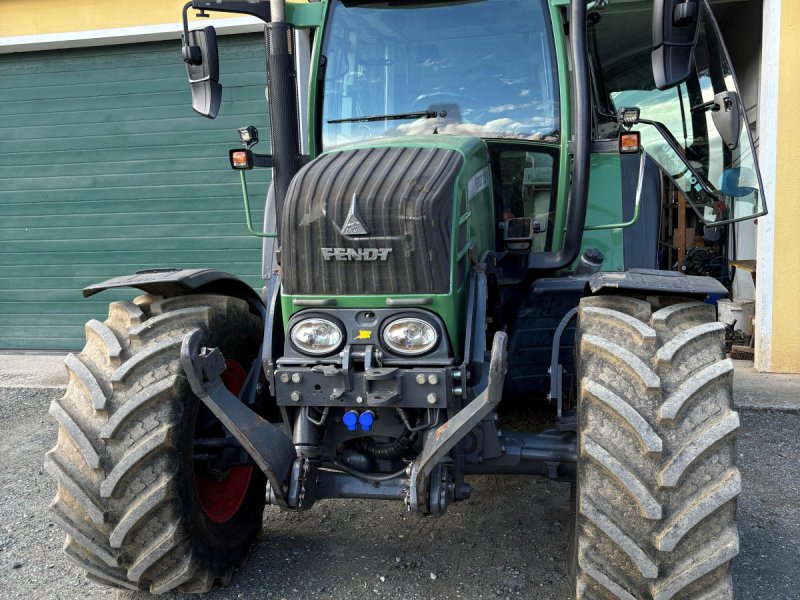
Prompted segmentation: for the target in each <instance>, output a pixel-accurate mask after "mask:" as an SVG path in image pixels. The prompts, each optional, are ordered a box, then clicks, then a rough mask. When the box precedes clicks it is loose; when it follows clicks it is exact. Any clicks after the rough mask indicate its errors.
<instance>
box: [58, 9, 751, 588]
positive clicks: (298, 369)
mask: <svg viewBox="0 0 800 600" xmlns="http://www.w3.org/2000/svg"><path fill="white" fill-rule="evenodd" d="M192 11H197V12H198V13H199V14H200V15H201V16H204V15H207V14H208V13H209V12H210V11H218V12H228V13H241V14H245V15H250V16H252V17H256V18H258V19H261V20H262V21H263V22H264V27H265V45H264V46H258V47H254V48H253V51H254V52H260V51H263V49H264V48H265V51H266V63H267V76H268V86H267V87H268V90H267V95H268V103H267V104H268V107H265V111H266V110H268V111H269V123H270V127H269V144H270V146H271V151H270V153H268V154H267V153H258V152H256V151H255V150H254V147H255V144H256V143H257V142H258V136H259V133H258V130H257V129H256V128H255V127H252V126H244V127H242V128H241V129H240V130H239V138H240V140H239V141H240V142H241V144H242V145H241V147H237V148H235V149H232V150H231V151H230V153H229V157H228V159H229V161H230V163H231V167H232V168H233V169H236V170H238V171H239V176H240V177H241V182H242V187H243V189H244V192H245V193H244V198H245V209H246V210H245V213H246V217H247V218H246V222H247V226H248V228H249V229H250V230H251V232H252V233H253V234H255V235H257V236H259V237H260V238H261V243H262V245H263V269H262V273H263V279H264V284H263V289H262V290H261V291H260V292H257V291H254V289H253V288H252V287H251V286H249V285H248V284H246V283H245V282H244V281H243V280H241V279H239V278H237V277H235V276H234V275H231V274H228V273H224V272H221V271H218V270H214V269H191V270H190V269H175V268H170V269H158V268H156V269H151V270H147V271H140V272H138V273H135V274H133V275H128V276H121V277H118V278H115V279H111V280H109V281H105V282H102V283H98V284H96V285H91V286H89V287H87V288H86V289H85V290H84V295H85V296H90V295H92V294H96V293H98V292H101V291H103V290H107V289H110V288H120V287H129V288H135V289H138V290H140V292H133V293H132V294H131V296H132V297H133V296H135V295H136V293H140V294H141V295H138V296H137V297H135V298H134V299H133V300H132V301H118V302H113V303H111V305H110V306H109V311H108V318H107V319H106V320H105V321H103V322H100V321H99V320H92V321H90V322H89V323H87V325H86V346H85V347H84V349H83V350H82V351H81V352H80V353H79V354H70V355H69V356H68V357H67V359H66V367H67V369H68V372H69V376H70V379H69V385H68V388H67V391H66V394H65V395H64V397H62V398H60V399H58V400H55V401H54V402H53V403H52V405H51V408H50V414H51V415H52V416H53V417H54V418H55V419H56V421H58V424H59V433H58V440H57V442H56V445H55V447H54V448H53V449H52V450H51V451H50V452H49V453H48V454H47V456H46V460H45V464H46V468H47V470H48V472H49V473H50V474H51V475H52V476H53V477H54V478H55V480H56V482H57V494H56V496H55V500H54V501H53V503H52V505H51V510H52V518H53V519H54V521H55V522H56V523H57V524H58V525H60V526H61V528H63V530H64V531H65V532H66V534H67V537H66V543H65V547H64V548H65V551H66V553H67V554H68V555H69V557H71V558H72V559H73V560H74V561H75V562H77V564H78V565H80V566H81V567H82V568H83V569H84V570H85V571H87V573H88V576H89V577H91V578H93V579H95V580H97V581H99V582H101V583H103V584H106V585H110V586H117V587H122V588H130V589H134V590H147V591H150V592H153V593H160V592H165V591H169V590H176V591H181V592H206V591H208V590H210V589H211V588H212V587H213V586H214V585H224V584H226V583H227V582H228V581H229V580H230V579H231V577H232V574H233V572H234V570H235V569H236V567H237V565H239V564H240V563H241V561H242V560H243V559H244V558H245V557H246V555H247V554H248V552H249V550H250V548H251V545H252V544H253V543H254V542H255V540H256V538H257V536H259V534H260V532H261V529H262V517H263V511H264V507H265V504H273V505H277V506H279V507H280V508H281V509H282V510H285V511H303V510H308V509H311V508H312V507H313V505H314V504H315V503H316V502H318V501H323V500H326V499H331V498H361V499H376V500H395V501H398V502H402V503H404V504H405V506H406V507H407V508H408V510H409V511H410V512H412V513H415V514H417V515H420V516H421V517H425V516H427V517H428V518H430V517H434V516H440V515H443V514H444V513H445V512H446V510H447V508H448V507H449V506H450V505H451V504H453V503H455V502H460V501H465V500H467V499H468V498H469V496H470V483H469V478H470V477H471V476H476V475H485V474H491V475H501V474H517V475H519V474H524V475H537V476H541V477H546V478H550V479H551V480H555V481H563V482H568V483H569V484H570V486H571V490H572V491H571V518H570V527H569V530H570V532H569V539H568V544H569V548H568V551H567V557H568V559H567V563H568V564H567V572H568V573H569V577H570V582H571V586H572V587H573V590H574V594H575V596H576V597H577V598H619V599H626V600H631V599H657V600H668V599H670V598H676V599H678V598H681V599H693V600H698V599H700V598H731V597H732V595H733V591H732V582H731V574H730V565H731V561H732V559H733V558H734V557H735V556H736V554H737V553H738V551H739V536H738V532H737V526H736V501H737V496H738V494H739V493H740V490H741V475H740V472H739V470H738V468H737V466H736V450H735V438H736V434H737V430H738V428H739V417H738V415H737V413H736V412H735V411H734V410H732V375H733V364H732V362H731V361H730V360H729V359H727V358H726V355H725V350H724V335H725V326H724V325H723V324H722V323H718V322H717V321H716V318H715V305H714V303H715V301H716V299H718V298H721V297H724V296H725V295H726V294H727V291H726V289H725V287H724V286H723V285H722V284H721V283H720V281H719V280H717V279H714V278H711V277H704V276H688V275H685V274H683V273H681V272H680V271H679V270H675V269H674V268H673V265H672V264H671V261H667V259H666V258H665V256H667V255H666V254H665V252H664V247H666V246H669V244H670V240H669V236H670V235H671V234H672V228H671V227H666V225H669V224H672V220H671V217H670V216H668V215H670V214H674V213H675V211H676V210H679V209H677V208H676V206H680V207H681V208H682V209H683V210H684V211H685V212H686V213H687V214H688V217H686V218H687V219H689V221H692V222H695V223H696V224H697V230H698V231H699V232H705V235H706V236H707V237H709V239H711V238H714V236H716V237H717V238H719V237H720V236H721V237H723V238H725V237H726V236H727V235H728V232H729V231H730V227H728V226H729V224H730V223H733V222H736V221H741V220H743V219H751V218H754V217H756V216H759V215H761V214H764V212H765V209H764V207H765V203H764V199H763V195H762V192H761V190H762V186H761V185H760V176H759V173H758V168H757V165H756V162H755V155H754V150H753V143H752V139H751V133H750V126H749V123H748V120H747V119H746V115H745V111H744V106H743V102H742V100H741V96H740V94H739V92H738V90H737V87H736V80H735V77H734V73H733V71H732V69H731V62H730V59H729V57H728V54H727V51H726V49H725V46H724V45H723V42H722V38H721V35H720V31H719V28H718V26H717V23H716V21H715V19H714V15H713V13H712V9H711V6H710V5H709V3H708V2H707V1H706V0H652V1H639V0H610V1H609V0H595V1H592V2H586V1H584V0H435V1H434V0H409V1H407V2H406V1H403V2H400V1H393V0H320V1H315V2H305V3H293V2H290V3H286V2H284V0H272V1H271V2H263V1H258V2H235V1H227V0H218V1H200V0H192V1H191V2H189V3H188V4H187V5H186V6H185V7H184V9H183V24H184V35H183V42H182V44H183V45H182V48H183V50H182V57H183V60H184V62H185V65H186V71H187V74H188V78H189V83H190V88H191V93H192V104H193V108H194V110H195V111H196V112H198V113H200V114H202V115H204V116H206V117H209V118H214V117H215V116H216V115H217V112H218V111H219V109H220V106H221V105H222V104H221V98H222V94H223V89H222V85H221V83H220V79H224V73H222V74H220V66H219V64H220V63H219V58H218V54H219V52H218V46H217V38H216V33H215V31H214V29H213V27H205V28H200V29H195V30H190V28H189V15H190V14H191V13H192ZM223 50H224V45H223ZM176 54H177V53H176ZM176 58H177V56H176ZM178 60H180V59H178ZM254 118H255V116H254ZM232 133H233V132H232ZM264 137H266V136H264ZM264 145H267V144H264ZM253 168H269V169H271V170H272V180H271V181H272V183H271V184H270V188H269V192H268V193H267V195H266V203H265V211H264V215H265V216H264V222H263V224H262V225H261V226H258V227H254V226H253V219H252V217H251V216H250V207H249V201H248V195H247V190H246V174H247V171H248V170H250V169H253ZM676 198H677V199H679V200H680V203H679V204H676ZM684 216H685V215H684ZM243 220H245V219H243ZM665 232H666V233H665ZM531 407H534V408H535V409H536V410H538V411H539V413H537V414H544V415H545V417H546V418H545V419H544V422H545V425H543V426H539V425H535V426H531V425H530V424H528V425H527V426H524V425H523V426H522V427H517V429H520V430H513V429H514V428H513V427H512V426H513V425H514V423H515V415H518V414H519V413H522V412H524V411H527V410H529V409H531ZM522 421H524V422H526V423H529V420H528V421H526V420H525V419H522ZM540 421H541V419H540ZM537 422H538V421H537ZM565 510H566V507H565ZM451 518H452V517H451Z"/></svg>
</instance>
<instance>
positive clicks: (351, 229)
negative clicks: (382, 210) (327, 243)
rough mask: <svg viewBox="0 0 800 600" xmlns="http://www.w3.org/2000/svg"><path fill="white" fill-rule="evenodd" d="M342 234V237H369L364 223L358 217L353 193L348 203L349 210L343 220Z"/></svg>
mask: <svg viewBox="0 0 800 600" xmlns="http://www.w3.org/2000/svg"><path fill="white" fill-rule="evenodd" d="M342 233H343V234H344V235H369V231H367V228H366V227H365V226H364V223H363V222H362V221H361V219H360V218H359V217H358V206H357V205H356V195H355V193H354V194H353V199H352V200H351V201H350V210H349V211H347V218H345V220H344V225H342Z"/></svg>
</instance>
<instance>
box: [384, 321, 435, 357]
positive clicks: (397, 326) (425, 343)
mask: <svg viewBox="0 0 800 600" xmlns="http://www.w3.org/2000/svg"><path fill="white" fill-rule="evenodd" d="M383 341H384V342H385V343H386V345H387V346H388V347H389V348H390V349H391V350H392V351H393V352H397V353H398V354H424V353H425V352H427V351H428V350H430V349H431V348H433V347H434V346H435V345H436V342H437V341H439V334H438V333H437V332H436V329H434V327H433V325H431V324H430V323H428V322H427V321H423V320H422V319H412V318H406V319H397V320H395V321H392V322H391V323H389V324H388V325H387V326H386V328H385V329H384V330H383Z"/></svg>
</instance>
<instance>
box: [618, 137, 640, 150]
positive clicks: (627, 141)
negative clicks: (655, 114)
mask: <svg viewBox="0 0 800 600" xmlns="http://www.w3.org/2000/svg"><path fill="white" fill-rule="evenodd" d="M641 149H642V146H641V142H640V140H639V132H638V131H623V132H622V133H620V134H619V153H620V154H635V153H637V152H639V151H640V150H641Z"/></svg>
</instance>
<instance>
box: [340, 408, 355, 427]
mask: <svg viewBox="0 0 800 600" xmlns="http://www.w3.org/2000/svg"><path fill="white" fill-rule="evenodd" d="M342 423H344V426H345V427H347V430H348V431H355V430H356V429H357V428H358V413H357V412H356V411H354V410H348V411H347V412H346V413H344V416H343V417H342Z"/></svg>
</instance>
